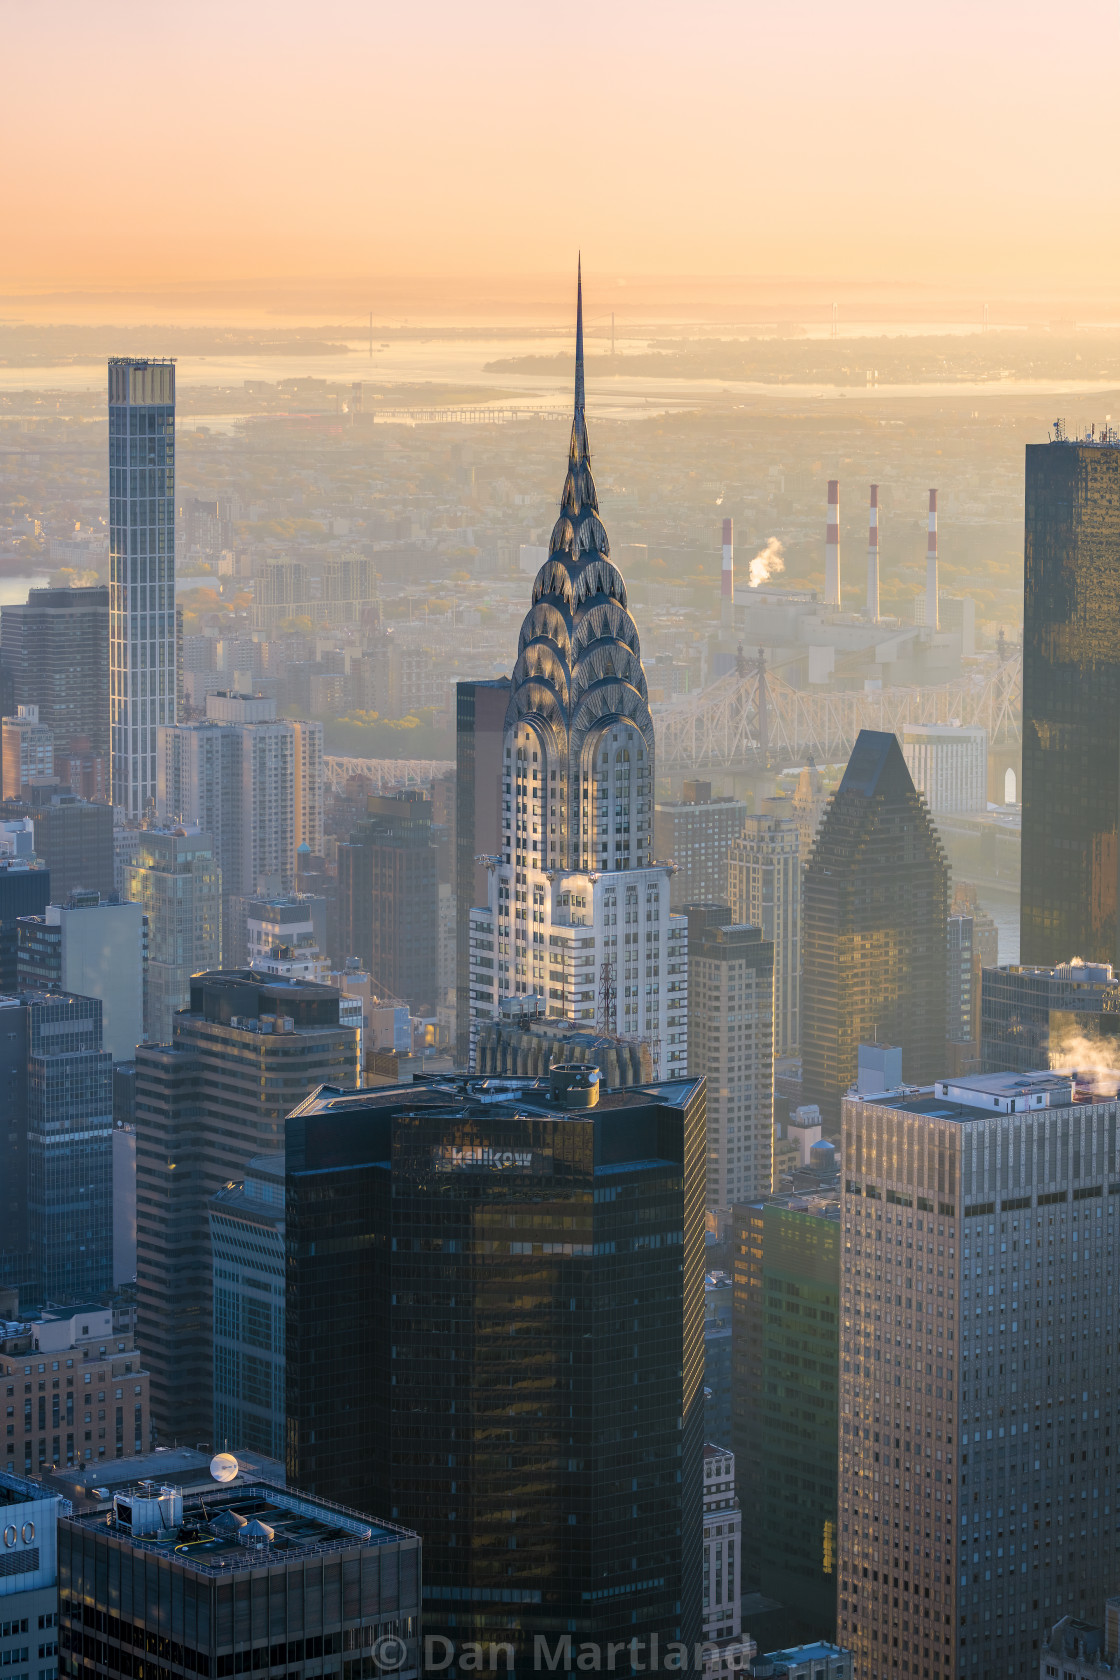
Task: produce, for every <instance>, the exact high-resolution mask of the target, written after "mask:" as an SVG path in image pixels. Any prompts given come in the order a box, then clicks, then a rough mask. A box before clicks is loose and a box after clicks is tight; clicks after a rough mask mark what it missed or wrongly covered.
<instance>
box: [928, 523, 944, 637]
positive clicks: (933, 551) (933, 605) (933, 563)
mask: <svg viewBox="0 0 1120 1680" xmlns="http://www.w3.org/2000/svg"><path fill="white" fill-rule="evenodd" d="M926 625H927V628H928V629H930V630H940V628H941V621H940V616H939V612H938V601H937V491H936V490H931V491H930V493H929V536H928V537H927V539H926Z"/></svg>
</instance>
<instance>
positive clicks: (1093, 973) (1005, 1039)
mask: <svg viewBox="0 0 1120 1680" xmlns="http://www.w3.org/2000/svg"><path fill="white" fill-rule="evenodd" d="M1089 1045H1092V1046H1093V1050H1094V1052H1095V1058H1099V1060H1100V1061H1101V1062H1102V1063H1104V1064H1105V1065H1107V1066H1110V1067H1120V987H1118V986H1117V984H1116V981H1115V979H1114V978H1113V975H1112V971H1111V969H1105V968H1092V967H1090V968H1085V967H1084V966H1081V967H1078V966H1073V967H1072V968H1071V967H1070V966H1069V965H1063V967H1062V968H1060V969H1053V968H1023V967H1019V966H1018V965H1017V964H1009V965H1007V966H1006V967H1004V968H985V969H984V970H983V972H982V974H981V986H980V1063H981V1068H982V1071H983V1072H984V1073H1033V1072H1035V1071H1036V1070H1037V1069H1039V1068H1049V1067H1069V1066H1071V1065H1077V1064H1078V1063H1080V1062H1084V1061H1086V1060H1091V1059H1094V1056H1093V1055H1090V1054H1089V1053H1088V1051H1087V1047H1088V1046H1089Z"/></svg>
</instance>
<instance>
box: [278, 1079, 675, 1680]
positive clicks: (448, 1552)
mask: <svg viewBox="0 0 1120 1680" xmlns="http://www.w3.org/2000/svg"><path fill="white" fill-rule="evenodd" d="M597 1078H598V1076H597V1073H595V1072H594V1070H592V1075H589V1073H588V1069H587V1068H586V1067H576V1066H575V1065H574V1064H562V1065H561V1066H559V1067H556V1068H553V1069H552V1071H551V1074H550V1076H549V1078H548V1079H547V1080H541V1081H537V1082H534V1081H530V1080H524V1081H518V1082H517V1083H516V1084H514V1083H511V1084H510V1086H508V1087H506V1088H504V1089H503V1090H502V1091H501V1092H497V1091H495V1090H493V1088H492V1087H490V1086H489V1085H488V1084H486V1083H484V1082H472V1081H469V1080H466V1079H457V1078H452V1079H448V1080H445V1081H439V1082H436V1081H433V1082H432V1083H423V1084H419V1083H418V1084H413V1085H410V1086H401V1087H389V1088H386V1089H384V1090H368V1091H358V1092H353V1093H349V1094H348V1093H344V1092H341V1091H330V1090H326V1089H325V1090H323V1091H321V1092H319V1093H318V1094H317V1095H316V1096H315V1097H313V1098H311V1099H309V1101H308V1102H307V1103H305V1104H304V1105H303V1106H302V1107H301V1108H300V1109H298V1110H297V1111H296V1112H295V1113H294V1114H293V1115H290V1116H289V1118H288V1123H287V1197H286V1245H287V1268H286V1270H287V1297H286V1305H287V1322H286V1353H287V1374H288V1389H287V1395H288V1470H289V1476H290V1479H291V1481H292V1482H293V1483H294V1484H295V1485H296V1486H299V1487H301V1488H303V1489H305V1490H307V1491H308V1492H312V1493H316V1494H319V1495H323V1496H325V1497H328V1498H332V1497H334V1493H335V1492H336V1491H340V1490H341V1489H342V1488H349V1489H350V1494H351V1497H352V1498H354V1499H358V1500H365V1501H368V1500H372V1501H373V1507H372V1508H374V1509H383V1510H386V1511H388V1512H389V1513H390V1514H394V1513H395V1516H394V1520H399V1521H401V1522H404V1523H407V1524H409V1525H410V1526H413V1527H415V1528H416V1529H417V1531H418V1532H419V1533H420V1535H421V1537H422V1539H423V1542H424V1625H425V1632H426V1633H442V1634H444V1635H445V1636H446V1637H447V1638H451V1639H454V1640H456V1641H476V1640H495V1641H504V1640H508V1641H510V1642H512V1643H513V1644H514V1645H515V1646H516V1651H517V1661H516V1665H515V1671H516V1673H517V1674H518V1675H520V1674H522V1673H523V1672H524V1673H529V1672H531V1671H532V1655H533V1638H534V1636H535V1635H536V1634H543V1635H547V1636H548V1638H549V1642H550V1646H551V1645H552V1644H554V1642H555V1641H556V1640H557V1639H558V1638H560V1637H562V1636H563V1635H564V1634H566V1633H567V1634H570V1635H571V1637H572V1644H573V1647H577V1646H578V1643H579V1640H580V1639H585V1640H598V1641H600V1642H605V1641H608V1640H618V1641H621V1642H623V1644H622V1647H620V1648H621V1649H622V1652H623V1654H622V1656H621V1657H620V1658H619V1661H618V1666H617V1670H616V1672H618V1673H621V1674H627V1673H629V1672H630V1671H631V1670H630V1661H629V1653H628V1650H627V1649H626V1648H627V1647H628V1645H629V1641H630V1640H631V1639H634V1638H637V1639H639V1640H641V1641H648V1639H649V1637H650V1635H651V1633H653V1632H657V1633H658V1634H659V1636H660V1638H661V1640H662V1641H665V1640H666V1639H673V1638H674V1637H680V1638H682V1639H685V1640H689V1641H692V1640H694V1639H696V1638H698V1637H699V1625H700V1624H699V1614H700V1592H701V1556H700V1546H701V1534H702V1527H703V1523H702V1511H701V1487H702V1482H703V1472H702V1460H701V1453H702V1449H703V1366H704V1342H703V1323H702V1314H703V1303H704V1286H703V1267H704V1254H703V1243H704V1206H703V1202H704V1088H703V1083H702V1081H689V1080H680V1081H674V1082H673V1083H671V1084H660V1085H650V1086H645V1087H631V1088H630V1089H627V1090H625V1091H616V1092H612V1093H610V1094H609V1095H605V1096H603V1097H602V1098H601V1099H600V1100H599V1101H598V1102H597V1103H596V1102H595V1101H594V1096H595V1092H596V1091H597V1089H598V1086H597ZM327 1232H329V1240H324V1235H325V1233H327ZM675 1630H679V1633H677V1632H676V1631H675ZM647 1656H648V1646H647ZM639 1666H641V1667H643V1668H644V1667H645V1666H646V1665H645V1664H644V1663H641V1662H640V1663H639Z"/></svg>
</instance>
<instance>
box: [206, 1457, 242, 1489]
mask: <svg viewBox="0 0 1120 1680" xmlns="http://www.w3.org/2000/svg"><path fill="white" fill-rule="evenodd" d="M240 1469H241V1466H240V1464H238V1462H237V1460H236V1459H235V1458H234V1456H233V1454H232V1453H215V1454H214V1457H213V1458H212V1459H211V1460H210V1474H211V1475H212V1476H213V1478H214V1480H215V1481H216V1482H232V1481H233V1480H234V1478H235V1476H236V1475H237V1473H238V1471H239V1470H240Z"/></svg>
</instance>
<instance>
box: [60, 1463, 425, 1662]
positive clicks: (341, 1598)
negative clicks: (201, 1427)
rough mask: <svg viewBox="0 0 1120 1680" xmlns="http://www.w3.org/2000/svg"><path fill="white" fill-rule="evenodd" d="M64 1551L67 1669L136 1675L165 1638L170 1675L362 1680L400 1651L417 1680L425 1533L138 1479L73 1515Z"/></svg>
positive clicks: (291, 1497) (309, 1507)
mask: <svg viewBox="0 0 1120 1680" xmlns="http://www.w3.org/2000/svg"><path fill="white" fill-rule="evenodd" d="M58 1553H59V1567H60V1573H61V1576H62V1579H63V1582H64V1586H63V1590H62V1591H61V1592H60V1594H59V1605H58V1608H59V1646H60V1652H59V1665H58V1669H59V1674H60V1675H63V1676H71V1677H75V1680H77V1677H79V1676H81V1677H83V1680H84V1677H86V1676H92V1675H94V1674H118V1675H119V1674H126V1673H128V1672H130V1671H131V1672H133V1673H134V1672H135V1657H134V1655H133V1653H134V1652H135V1651H137V1650H140V1651H146V1650H147V1649H148V1648H151V1649H153V1650H155V1651H158V1652H159V1653H160V1658H159V1668H160V1670H161V1673H162V1677H165V1680H173V1677H174V1680H188V1676H189V1677H190V1680H198V1676H199V1675H204V1676H212V1677H216V1680H220V1677H222V1676H226V1675H233V1674H243V1673H250V1672H253V1671H260V1670H267V1671H268V1672H269V1673H270V1674H276V1673H278V1672H281V1671H283V1670H288V1671H294V1672H296V1673H307V1674H323V1673H327V1674H331V1675H334V1674H339V1673H343V1674H345V1675H346V1676H348V1677H350V1680H357V1677H359V1676H363V1675H365V1674H367V1673H368V1674H370V1675H375V1674H377V1673H379V1672H381V1670H382V1669H383V1668H384V1667H385V1666H386V1664H385V1661H384V1659H385V1657H386V1655H388V1654H390V1653H391V1657H392V1660H391V1663H390V1665H389V1666H391V1667H392V1669H393V1672H394V1673H396V1674H397V1675H398V1676H400V1680H417V1677H418V1676H419V1673H420V1650H419V1636H420V1539H419V1536H418V1535H416V1534H413V1533H411V1532H409V1530H407V1529H403V1528H400V1527H398V1526H396V1525H395V1524H393V1523H387V1522H382V1521H381V1520H379V1519H375V1518H373V1517H369V1516H366V1515H363V1514H362V1513H360V1512H358V1511H351V1510H348V1509H346V1508H344V1507H342V1506H340V1505H332V1504H330V1503H328V1502H327V1501H326V1500H325V1499H318V1498H312V1497H309V1496H308V1495H307V1494H301V1493H289V1492H288V1491H287V1490H286V1489H284V1488H280V1487H276V1486H274V1485H272V1484H271V1483H268V1482H254V1483H251V1484H249V1485H247V1486H231V1487H228V1488H226V1487H220V1486H213V1485H212V1491H211V1492H210V1493H208V1494H202V1493H196V1494H184V1493H183V1491H182V1490H181V1489H180V1488H177V1487H173V1486H170V1485H168V1486H160V1485H158V1484H156V1483H153V1482H140V1483H137V1484H136V1485H135V1486H133V1487H131V1488H127V1489H124V1490H121V1491H118V1492H116V1493H114V1494H113V1496H112V1499H111V1502H109V1503H107V1504H102V1505H101V1507H100V1508H98V1509H95V1510H93V1511H89V1512H83V1513H80V1514H74V1515H70V1516H63V1517H61V1518H60V1519H59V1524H58ZM331 1659H334V1660H331ZM304 1664H306V1665H307V1666H306V1668H304V1666H303V1665H304ZM367 1664H368V1667H367ZM146 1666H147V1665H145V1670H146Z"/></svg>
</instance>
